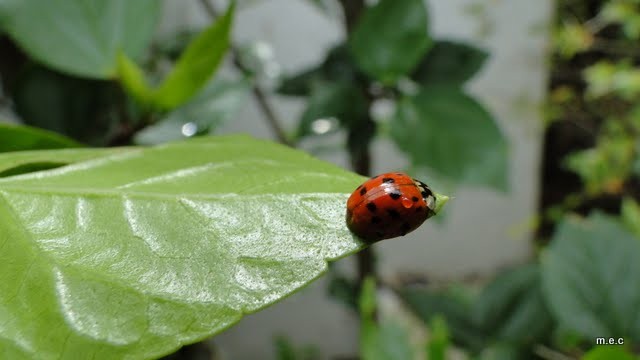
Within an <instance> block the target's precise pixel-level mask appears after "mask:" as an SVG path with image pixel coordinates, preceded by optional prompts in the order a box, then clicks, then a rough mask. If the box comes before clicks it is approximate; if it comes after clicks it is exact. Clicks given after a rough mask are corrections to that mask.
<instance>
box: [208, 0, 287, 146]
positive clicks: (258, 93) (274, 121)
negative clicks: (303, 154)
mask: <svg viewBox="0 0 640 360" xmlns="http://www.w3.org/2000/svg"><path fill="white" fill-rule="evenodd" d="M200 4H202V7H203V8H204V9H205V11H206V12H207V14H209V17H211V18H212V19H216V18H218V17H219V16H220V14H219V13H218V11H217V10H216V8H215V7H214V6H213V5H212V4H211V3H210V2H209V0H200ZM229 44H230V45H229V52H230V53H231V61H232V63H233V65H234V66H235V67H236V68H237V69H238V70H240V71H241V72H242V73H244V74H246V73H249V72H250V69H249V68H248V67H247V66H245V65H244V64H243V63H242V61H240V55H239V51H238V48H237V47H236V46H234V45H233V43H232V42H231V41H229ZM251 92H252V94H253V96H254V98H255V99H256V101H257V102H258V106H259V107H260V109H261V110H262V113H263V114H264V117H265V119H266V120H267V123H268V124H269V126H270V127H271V130H272V131H273V133H274V134H275V136H276V138H277V139H278V141H279V142H281V143H282V144H285V145H288V146H294V144H293V143H292V142H291V141H290V140H289V138H288V137H287V134H286V133H285V131H284V128H283V127H282V125H281V121H280V120H279V119H278V116H277V115H276V113H275V111H274V110H273V107H272V106H271V105H270V104H269V101H268V99H267V95H266V94H265V93H264V91H262V89H260V87H259V86H258V85H257V84H255V83H254V84H252V85H251Z"/></svg>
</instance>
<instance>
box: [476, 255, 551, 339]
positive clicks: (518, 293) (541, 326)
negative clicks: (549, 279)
mask: <svg viewBox="0 0 640 360" xmlns="http://www.w3.org/2000/svg"><path fill="white" fill-rule="evenodd" d="M473 317H474V322H475V324H476V325H477V326H479V327H480V328H482V329H484V331H485V333H487V334H490V335H491V336H493V337H494V338H495V339H496V340H499V341H500V342H504V343H512V344H515V345H521V346H522V345H525V346H526V345H530V344H532V343H536V342H544V340H545V339H546V338H547V337H548V336H549V334H550V333H551V331H552V328H553V322H552V319H551V315H550V314H549V311H548V310H547V307H546V305H545V303H544V300H543V297H542V291H541V286H540V282H539V267H538V266H537V265H536V264H530V265H525V266H522V267H519V268H516V269H514V270H509V271H507V272H504V273H502V274H500V275H499V276H497V277H496V278H495V279H494V280H493V281H492V282H491V283H490V284H489V285H488V286H487V287H486V288H484V289H483V291H482V293H481V294H480V295H479V296H478V298H477V299H476V301H475V304H474V308H473Z"/></svg>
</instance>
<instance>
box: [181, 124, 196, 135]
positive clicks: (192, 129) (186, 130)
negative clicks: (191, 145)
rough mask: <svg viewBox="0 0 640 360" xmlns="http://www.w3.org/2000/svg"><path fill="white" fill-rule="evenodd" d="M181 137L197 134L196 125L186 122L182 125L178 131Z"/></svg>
mask: <svg viewBox="0 0 640 360" xmlns="http://www.w3.org/2000/svg"><path fill="white" fill-rule="evenodd" d="M180 131H181V132H182V135H184V136H186V137H191V136H193V135H195V134H196V133H197V132H198V125H197V124H196V123H193V122H188V123H185V124H184V125H182V129H180Z"/></svg>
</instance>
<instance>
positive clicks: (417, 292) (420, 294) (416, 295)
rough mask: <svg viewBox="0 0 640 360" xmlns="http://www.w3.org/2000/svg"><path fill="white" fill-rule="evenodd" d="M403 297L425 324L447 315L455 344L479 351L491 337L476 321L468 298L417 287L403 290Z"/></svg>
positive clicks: (449, 290)
mask: <svg viewBox="0 0 640 360" xmlns="http://www.w3.org/2000/svg"><path fill="white" fill-rule="evenodd" d="M399 295H400V297H401V298H402V299H403V301H404V302H405V303H406V304H407V307H408V308H409V309H410V310H411V311H413V312H414V313H415V314H416V315H417V316H418V317H419V318H420V319H421V320H422V321H423V322H424V323H425V325H429V324H430V323H431V321H433V318H434V317H436V316H443V317H444V319H445V320H446V322H447V326H448V328H449V331H450V332H451V339H452V341H453V342H454V343H456V344H460V345H462V346H464V347H466V348H469V349H471V350H473V351H477V350H480V349H481V348H482V346H483V345H484V344H485V342H486V341H487V334H485V332H484V330H483V329H481V328H480V327H478V326H476V325H475V324H474V323H473V321H472V317H471V304H470V302H471V300H470V299H469V298H468V296H466V295H461V294H460V293H458V292H456V291H452V290H451V289H445V290H431V289H416V288H408V289H402V290H401V291H400V293H399Z"/></svg>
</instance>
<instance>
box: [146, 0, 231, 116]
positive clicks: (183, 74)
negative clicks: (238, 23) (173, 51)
mask: <svg viewBox="0 0 640 360" xmlns="http://www.w3.org/2000/svg"><path fill="white" fill-rule="evenodd" d="M233 13H234V7H233V5H232V6H231V7H229V10H227V12H226V14H225V15H224V16H222V17H221V18H219V19H217V20H216V21H215V22H214V23H213V24H211V25H210V26H209V27H208V28H206V29H205V30H203V31H202V32H201V33H200V34H198V36H196V37H195V38H194V39H193V40H192V41H191V42H190V43H189V45H188V46H187V48H186V49H185V51H184V53H182V55H181V56H180V58H179V59H178V62H177V63H176V65H175V66H174V68H173V70H172V71H171V73H169V75H168V76H167V78H166V79H164V81H163V82H162V84H161V85H160V87H159V88H158V89H157V90H156V91H155V92H154V94H153V102H154V104H155V105H157V106H158V107H160V108H164V109H173V108H176V107H178V106H180V105H182V104H183V103H185V102H186V101H187V100H189V98H191V97H192V96H193V95H194V94H195V93H196V92H197V91H198V90H200V88H202V87H203V86H204V85H205V84H206V83H207V82H208V81H209V78H210V77H211V75H212V74H213V73H214V72H215V70H216V69H217V68H218V65H219V64H220V62H221V61H222V58H223V57H224V55H225V53H226V51H227V48H228V47H229V32H230V30H231V22H232V20H233Z"/></svg>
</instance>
